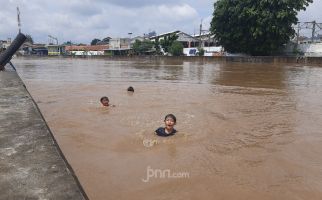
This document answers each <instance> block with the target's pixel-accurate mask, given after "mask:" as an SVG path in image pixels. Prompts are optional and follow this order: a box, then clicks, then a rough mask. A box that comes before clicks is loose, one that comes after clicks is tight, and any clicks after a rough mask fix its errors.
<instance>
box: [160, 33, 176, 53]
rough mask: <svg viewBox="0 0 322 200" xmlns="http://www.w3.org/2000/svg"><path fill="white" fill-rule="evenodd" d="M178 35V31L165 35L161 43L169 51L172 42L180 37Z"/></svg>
mask: <svg viewBox="0 0 322 200" xmlns="http://www.w3.org/2000/svg"><path fill="white" fill-rule="evenodd" d="M178 37H179V36H178V35H177V34H176V33H172V34H170V35H168V36H165V37H164V39H163V40H160V44H161V46H162V48H163V49H164V51H165V52H169V50H170V47H171V46H172V44H173V43H174V42H175V41H176V40H177V39H178Z"/></svg>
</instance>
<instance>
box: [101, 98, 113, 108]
mask: <svg viewBox="0 0 322 200" xmlns="http://www.w3.org/2000/svg"><path fill="white" fill-rule="evenodd" d="M100 101H101V104H102V105H103V106H105V107H108V106H112V107H115V105H110V100H109V99H108V97H106V96H104V97H102V98H101V100H100Z"/></svg>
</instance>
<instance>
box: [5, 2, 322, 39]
mask: <svg viewBox="0 0 322 200" xmlns="http://www.w3.org/2000/svg"><path fill="white" fill-rule="evenodd" d="M213 2H214V0H175V1H174V0H54V1H53V0H51V1H49V0H0V39H7V38H8V37H10V38H14V37H15V36H16V34H17V32H18V28H17V16H16V14H17V11H16V7H17V6H19V8H20V13H21V22H22V32H23V33H25V34H30V35H31V36H32V37H33V38H34V41H35V42H38V43H47V42H48V35H52V36H55V37H57V38H58V39H59V42H60V43H62V42H66V41H69V40H71V41H72V42H75V43H80V42H82V43H90V42H91V40H92V39H93V38H99V39H102V38H104V37H107V36H110V37H128V33H129V32H132V33H133V35H132V37H133V36H137V35H143V33H148V32H149V31H153V30H154V31H156V32H157V33H158V34H160V33H164V32H169V31H173V30H182V31H184V32H186V33H189V34H194V33H198V30H199V24H200V22H201V20H202V19H203V24H204V29H207V28H209V23H210V20H211V15H212V12H213ZM321 10H322V0H314V3H313V4H311V5H310V6H309V7H308V8H307V11H306V12H301V13H300V14H299V20H300V21H312V20H316V21H317V22H321V23H322V15H321V14H320V13H321Z"/></svg>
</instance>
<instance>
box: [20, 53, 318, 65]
mask: <svg viewBox="0 0 322 200" xmlns="http://www.w3.org/2000/svg"><path fill="white" fill-rule="evenodd" d="M18 57H25V58H57V57H60V58H83V59H92V58H93V59H104V60H142V59H144V60H147V59H149V60H182V61H190V62H194V61H198V62H200V61H204V62H212V61H216V62H218V61H219V62H241V63H299V64H318V65H320V64H322V57H305V56H218V57H215V56H209V57H207V56H105V55H103V56H102V55H100V56H71V55H60V56H37V55H20V56H18Z"/></svg>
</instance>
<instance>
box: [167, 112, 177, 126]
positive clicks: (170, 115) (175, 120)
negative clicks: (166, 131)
mask: <svg viewBox="0 0 322 200" xmlns="http://www.w3.org/2000/svg"><path fill="white" fill-rule="evenodd" d="M167 119H168V120H172V121H173V122H174V124H176V122H177V118H176V116H174V115H173V114H167V115H166V116H165V117H164V122H165V121H167Z"/></svg>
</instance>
